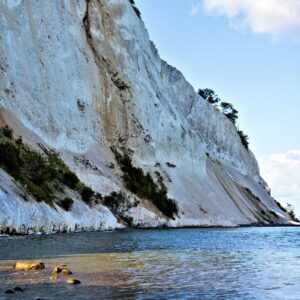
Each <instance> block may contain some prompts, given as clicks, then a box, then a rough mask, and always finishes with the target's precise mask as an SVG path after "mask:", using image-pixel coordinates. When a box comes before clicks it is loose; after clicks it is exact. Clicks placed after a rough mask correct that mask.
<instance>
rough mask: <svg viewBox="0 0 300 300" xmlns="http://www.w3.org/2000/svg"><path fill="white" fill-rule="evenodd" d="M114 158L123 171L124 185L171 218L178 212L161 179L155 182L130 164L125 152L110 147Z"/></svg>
mask: <svg viewBox="0 0 300 300" xmlns="http://www.w3.org/2000/svg"><path fill="white" fill-rule="evenodd" d="M112 151H113V152H114V154H115V157H116V160H117V162H118V164H119V166H120V168H121V170H122V172H123V176H122V179H123V182H124V185H125V187H126V188H127V189H128V190H130V191H131V192H132V193H134V194H136V195H137V196H138V197H140V198H146V199H148V200H150V201H151V202H152V203H153V204H154V205H155V206H156V207H157V208H158V209H159V210H160V211H161V212H162V213H163V214H164V215H165V216H167V217H169V218H173V217H174V214H178V206H177V204H176V201H175V200H172V199H169V198H168V197H167V188H166V186H165V185H164V183H163V182H162V181H160V180H159V182H158V183H155V182H154V180H153V178H152V177H151V175H150V174H149V173H147V174H146V175H145V174H144V172H143V170H142V169H141V168H136V167H134V166H133V165H132V162H131V158H130V157H129V156H128V155H127V154H125V155H124V156H122V155H121V154H119V153H118V152H117V151H116V150H115V149H112Z"/></svg>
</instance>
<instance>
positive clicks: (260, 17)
mask: <svg viewBox="0 0 300 300" xmlns="http://www.w3.org/2000/svg"><path fill="white" fill-rule="evenodd" d="M202 1H203V2H199V4H200V3H201V4H203V8H204V10H205V11H206V12H208V13H218V14H222V15H225V16H227V17H228V19H229V20H230V23H231V25H232V26H234V27H235V28H250V29H251V30H252V31H254V32H255V33H267V34H271V35H272V36H275V37H276V36H280V35H282V34H285V33H290V32H294V31H297V30H299V29H300V1H299V0H202ZM193 7H194V9H193V10H192V11H193V12H194V14H195V13H197V12H198V11H199V8H198V9H196V5H194V6H193Z"/></svg>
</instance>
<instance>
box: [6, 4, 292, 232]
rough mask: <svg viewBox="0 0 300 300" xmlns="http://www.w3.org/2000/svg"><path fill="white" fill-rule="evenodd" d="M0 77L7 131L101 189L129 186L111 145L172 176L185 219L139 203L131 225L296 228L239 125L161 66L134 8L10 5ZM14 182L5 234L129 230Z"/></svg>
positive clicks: (98, 210)
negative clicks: (41, 199) (28, 193)
mask: <svg viewBox="0 0 300 300" xmlns="http://www.w3.org/2000/svg"><path fill="white" fill-rule="evenodd" d="M0 74H1V75H0V76H1V77H0V113H1V115H0V125H4V124H8V125H9V126H11V127H12V128H13V129H14V132H15V133H16V135H21V136H22V137H23V140H24V141H25V142H26V143H28V144H30V145H31V146H32V147H37V146H36V145H37V144H38V143H41V144H44V145H47V146H48V147H51V148H54V149H56V150H57V151H59V152H60V153H61V157H62V158H63V159H64V161H65V162H66V163H67V164H68V166H69V167H70V168H71V169H72V170H73V171H74V172H76V174H77V175H78V176H79V178H80V179H81V180H82V181H83V182H85V183H86V184H87V185H89V186H91V187H92V188H93V189H94V190H95V191H97V192H100V193H101V194H103V195H105V194H109V193H110V192H112V191H113V190H120V189H123V190H124V187H123V186H122V180H121V179H120V178H121V177H120V176H121V172H120V170H119V169H118V167H117V163H116V161H115V157H114V155H113V153H112V151H111V150H110V148H111V147H112V146H113V147H114V148H116V149H118V150H119V151H120V152H123V153H127V154H129V155H130V156H132V161H133V164H134V165H135V166H138V167H140V168H142V169H143V170H144V171H145V172H150V173H151V174H152V176H153V178H156V177H155V176H156V175H155V172H159V173H160V174H161V175H162V176H163V178H164V182H165V184H166V185H167V188H168V194H169V196H170V197H171V198H174V199H176V201H177V202H178V205H179V216H178V217H176V219H175V220H171V219H168V218H166V217H164V216H163V215H162V214H161V213H159V212H158V211H157V209H156V208H155V207H154V206H153V205H152V204H151V203H149V201H147V200H141V201H140V204H139V205H138V207H134V208H131V209H130V210H129V211H128V212H127V214H128V216H131V217H133V223H134V224H136V225H140V226H147V227H149V226H158V225H163V224H166V225H168V226H188V225H195V226H198V225H205V226H206V225H207V226H209V225H222V226H227V225H228V226H234V225H239V224H253V223H266V224H267V223H286V222H289V221H290V219H289V217H288V216H287V215H286V214H285V213H284V212H282V211H281V210H280V208H279V207H278V206H277V205H276V203H275V201H274V200H273V199H272V198H271V197H270V196H269V193H268V188H267V186H266V184H265V183H264V181H263V180H262V178H261V177H260V175H259V169H258V165H257V162H256V160H255V157H254V156H253V154H252V153H251V152H250V151H247V150H246V149H245V148H244V147H243V145H242V144H241V141H240V138H239V136H238V134H237V132H236V129H235V127H234V125H233V124H232V123H231V122H230V121H229V120H228V119H227V118H226V117H225V116H224V115H223V114H222V113H220V112H219V111H218V110H217V109H215V108H214V107H213V106H211V105H210V104H208V103H207V102H206V101H205V100H203V99H202V98H201V97H199V96H198V95H197V93H196V92H195V91H194V89H193V88H192V86H191V85H190V84H189V83H188V82H187V81H186V80H185V78H184V77H183V75H182V74H181V73H180V72H179V71H178V70H176V69H175V68H173V67H171V66H169V65H168V64H167V63H166V62H164V61H162V60H161V59H160V57H159V55H158V52H157V50H156V48H155V46H154V44H153V43H152V42H151V41H150V40H149V37H148V33H147V31H146V29H145V27H144V24H143V22H142V20H141V19H139V18H138V17H137V15H136V14H135V12H134V10H133V8H132V6H131V4H130V3H129V1H128V0H76V1H69V0H65V1H64V0H55V1H33V0H25V1H21V0H11V1H5V0H3V1H1V2H0ZM86 162H88V163H86ZM112 163H113V164H114V165H115V166H116V167H115V168H112V167H110V166H111V165H112ZM167 163H168V164H167ZM170 166H171V167H170ZM14 185H15V184H14V182H13V180H12V179H11V178H10V177H9V176H8V175H7V174H6V173H5V172H4V171H1V174H0V204H1V206H2V207H4V209H3V210H1V211H0V228H6V227H9V228H15V229H16V230H17V231H25V232H26V231H27V230H28V229H31V230H34V231H39V230H41V228H43V230H44V231H47V232H49V231H52V230H53V227H54V228H56V229H54V230H57V229H58V230H60V229H61V228H64V229H67V230H68V229H71V230H75V229H76V228H85V229H91V228H95V229H101V228H103V229H106V228H115V227H117V226H121V225H120V224H119V223H118V221H117V219H116V218H115V217H114V216H113V215H112V214H111V213H110V212H109V211H108V210H107V209H106V208H105V207H103V206H102V205H100V204H97V205H94V206H93V207H87V205H85V204H83V203H80V201H77V202H76V203H77V206H75V207H73V209H72V211H71V212H64V211H62V210H60V209H59V208H56V209H53V208H51V207H48V206H47V207H46V205H45V204H40V203H36V202H35V201H31V202H25V201H23V200H22V199H21V198H20V196H18V189H17V188H16V187H14ZM127 192H128V191H127ZM129 194H130V193H129V192H128V195H129ZM33 210H34V216H35V217H32V216H33V215H32V211H33ZM91 216H92V217H91ZM70 220H72V221H70ZM87 220H88V222H87ZM76 224H77V225H76Z"/></svg>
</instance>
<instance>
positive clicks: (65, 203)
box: [59, 198, 74, 211]
mask: <svg viewBox="0 0 300 300" xmlns="http://www.w3.org/2000/svg"><path fill="white" fill-rule="evenodd" d="M73 203H74V201H73V199H71V198H65V199H63V200H61V201H60V202H59V206H60V207H62V208H63V209H64V210H65V211H70V210H71V208H72V205H73Z"/></svg>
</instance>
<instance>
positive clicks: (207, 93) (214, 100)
mask: <svg viewBox="0 0 300 300" xmlns="http://www.w3.org/2000/svg"><path fill="white" fill-rule="evenodd" d="M198 95H199V96H201V97H202V98H203V99H204V100H207V102H209V103H211V104H218V103H219V102H220V98H219V97H218V96H217V95H216V94H215V92H214V91H213V90H211V89H199V90H198Z"/></svg>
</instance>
